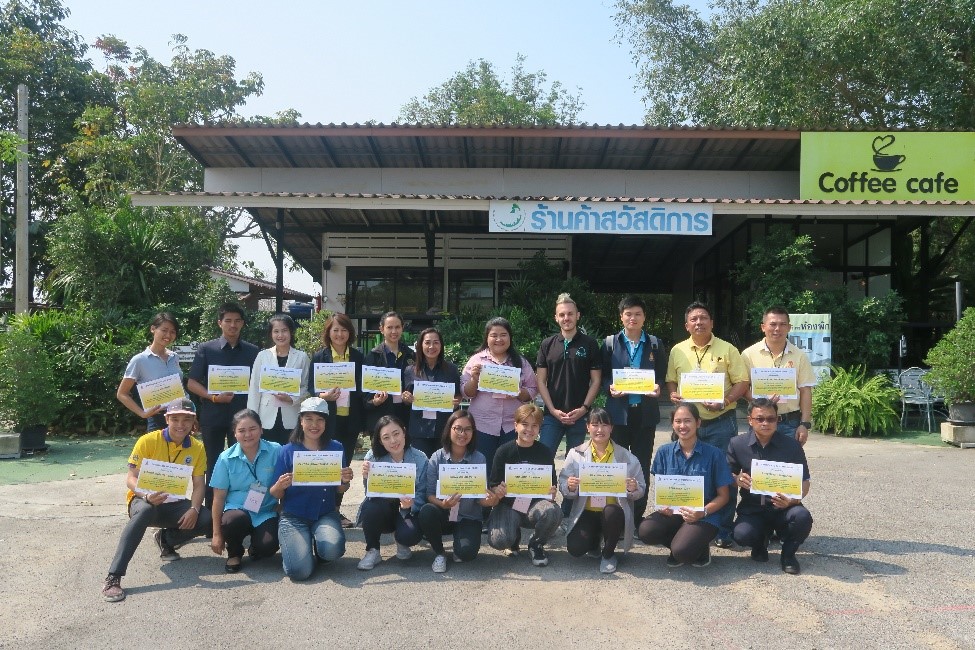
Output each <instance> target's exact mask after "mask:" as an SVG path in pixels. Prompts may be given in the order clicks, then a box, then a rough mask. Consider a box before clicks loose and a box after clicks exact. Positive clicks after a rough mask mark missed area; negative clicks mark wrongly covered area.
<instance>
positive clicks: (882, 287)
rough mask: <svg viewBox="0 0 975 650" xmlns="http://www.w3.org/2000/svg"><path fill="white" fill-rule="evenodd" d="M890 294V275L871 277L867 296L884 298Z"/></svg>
mask: <svg viewBox="0 0 975 650" xmlns="http://www.w3.org/2000/svg"><path fill="white" fill-rule="evenodd" d="M888 293H890V274H889V273H888V274H885V275H871V276H870V280H869V282H868V283H867V294H868V295H869V296H870V297H871V298H883V297H884V296H886V295H887V294H888Z"/></svg>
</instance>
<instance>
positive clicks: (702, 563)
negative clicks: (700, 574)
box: [691, 547, 711, 567]
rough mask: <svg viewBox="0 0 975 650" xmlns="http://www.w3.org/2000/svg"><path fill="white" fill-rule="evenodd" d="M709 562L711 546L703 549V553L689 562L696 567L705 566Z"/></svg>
mask: <svg viewBox="0 0 975 650" xmlns="http://www.w3.org/2000/svg"><path fill="white" fill-rule="evenodd" d="M709 564H711V548H710V547H708V548H706V549H704V553H702V554H701V556H700V557H699V558H697V559H696V560H694V561H693V562H691V566H696V567H706V566H707V565H709Z"/></svg>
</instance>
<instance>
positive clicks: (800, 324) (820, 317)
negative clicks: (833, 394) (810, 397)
mask: <svg viewBox="0 0 975 650" xmlns="http://www.w3.org/2000/svg"><path fill="white" fill-rule="evenodd" d="M789 324H790V325H791V328H790V329H789V340H790V341H791V342H792V344H793V345H795V346H796V347H797V348H799V349H801V350H803V351H804V352H805V353H806V354H807V355H808V356H809V363H810V364H811V365H812V367H813V372H814V373H816V378H817V379H824V378H828V377H829V367H830V366H831V365H832V364H833V316H832V314H790V315H789Z"/></svg>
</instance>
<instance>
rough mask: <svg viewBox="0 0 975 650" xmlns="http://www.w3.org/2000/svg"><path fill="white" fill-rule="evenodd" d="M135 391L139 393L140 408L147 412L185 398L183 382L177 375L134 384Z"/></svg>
mask: <svg viewBox="0 0 975 650" xmlns="http://www.w3.org/2000/svg"><path fill="white" fill-rule="evenodd" d="M135 389H136V390H137V391H138V392H139V401H140V402H142V408H144V409H145V410H147V411H148V410H149V409H151V408H153V407H155V406H162V405H163V404H169V403H170V402H172V401H174V400H178V399H183V398H184V397H186V392H185V391H184V390H183V380H182V379H180V376H179V375H166V376H165V377H160V378H159V379H150V380H149V381H144V382H142V383H141V384H136V385H135Z"/></svg>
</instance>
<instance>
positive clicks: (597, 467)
mask: <svg viewBox="0 0 975 650" xmlns="http://www.w3.org/2000/svg"><path fill="white" fill-rule="evenodd" d="M579 496H582V497H619V498H621V499H622V498H626V463H583V464H582V465H579Z"/></svg>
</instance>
